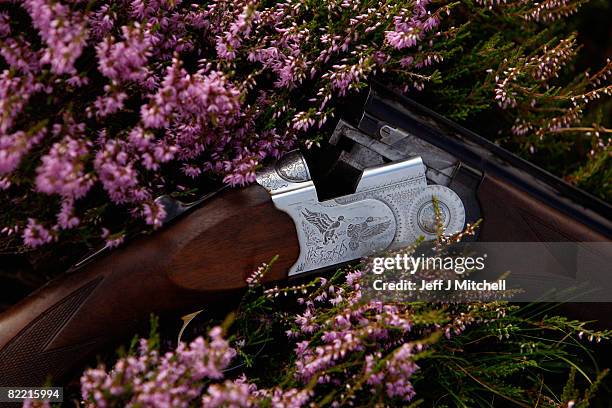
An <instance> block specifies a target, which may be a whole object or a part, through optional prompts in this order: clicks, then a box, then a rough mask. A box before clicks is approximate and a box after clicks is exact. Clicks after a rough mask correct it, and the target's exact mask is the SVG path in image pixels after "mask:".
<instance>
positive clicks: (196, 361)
mask: <svg viewBox="0 0 612 408" xmlns="http://www.w3.org/2000/svg"><path fill="white" fill-rule="evenodd" d="M370 267H371V265H368V264H367V263H366V264H363V265H360V266H357V267H354V268H350V269H345V270H341V271H338V272H337V273H335V274H334V275H333V276H331V277H328V278H324V277H318V278H316V279H314V280H311V281H306V282H305V283H303V284H299V285H296V286H291V287H272V288H269V287H268V288H266V287H263V286H261V284H260V283H259V282H260V279H261V277H262V276H263V275H265V272H266V271H267V268H268V266H266V265H264V266H262V267H261V268H260V269H259V270H258V271H256V272H255V273H254V275H253V276H252V277H251V278H250V279H249V290H248V292H247V294H246V295H245V297H244V299H243V300H242V303H241V305H240V307H239V308H238V310H237V311H236V314H235V315H234V317H233V318H232V319H229V320H227V319H226V321H225V322H223V323H221V325H220V326H215V327H213V328H212V329H211V330H210V331H209V332H208V334H206V335H204V336H197V337H195V339H194V340H192V341H191V342H190V343H189V344H185V343H179V345H178V347H176V348H171V349H170V350H169V351H167V352H165V353H163V352H161V351H159V348H160V345H159V344H160V343H159V338H158V337H157V336H156V335H153V336H152V337H151V338H150V339H149V340H140V341H139V342H137V343H135V344H137V347H134V348H133V350H132V352H131V353H128V355H126V356H123V357H121V358H120V359H119V360H118V361H117V362H115V363H114V365H113V366H112V368H109V369H107V368H105V367H104V366H100V367H98V368H95V369H89V370H87V371H85V373H84V374H83V376H82V378H81V393H82V395H81V397H82V399H83V401H84V403H85V405H86V406H96V407H99V406H106V407H113V406H124V405H129V406H174V407H180V406H184V407H187V406H204V407H263V406H271V407H301V406H399V405H410V404H412V405H414V406H416V405H418V404H424V405H425V406H430V405H436V404H437V405H438V406H487V407H488V406H500V405H502V404H507V405H509V406H543V407H578V406H589V403H590V399H591V398H593V395H594V392H595V390H596V389H597V387H598V386H599V385H600V384H601V381H602V380H603V378H604V376H605V374H606V373H607V371H605V370H604V371H601V372H597V371H596V370H593V367H592V366H591V363H588V361H589V360H588V352H587V351H586V350H587V347H588V346H587V344H588V342H597V343H598V342H601V341H609V339H610V336H611V335H612V332H610V331H593V330H589V329H588V328H587V326H586V325H585V324H584V323H580V322H577V321H572V320H569V319H566V318H562V317H558V316H554V315H551V314H550V313H549V312H548V313H546V314H545V313H544V312H546V310H542V309H540V310H538V308H537V307H535V306H532V307H535V309H533V310H531V311H528V309H529V308H524V309H521V308H519V307H517V306H511V305H509V304H507V303H504V302H489V303H482V302H470V303H462V304H457V303H437V304H436V303H425V302H412V303H406V302H397V301H388V300H377V299H370V300H366V299H365V298H364V296H363V293H362V291H363V287H362V286H361V284H362V282H363V278H364V276H365V275H366V274H367V273H369V272H368V268H370ZM210 323H211V324H219V322H215V321H214V320H213V321H210ZM197 334H198V331H197V330H195V331H193V332H192V335H197ZM577 373H578V374H577ZM559 378H561V379H562V380H561V381H560V380H559ZM565 380H567V381H565ZM564 383H566V384H565V386H563V384H564Z"/></svg>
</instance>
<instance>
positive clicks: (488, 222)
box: [477, 174, 610, 242]
mask: <svg viewBox="0 0 612 408" xmlns="http://www.w3.org/2000/svg"><path fill="white" fill-rule="evenodd" d="M477 196H478V200H479V201H480V206H481V209H482V217H483V220H484V222H483V224H482V227H481V229H480V235H479V238H478V239H479V241H489V242H574V241H576V242H598V241H609V240H610V238H609V237H606V236H604V235H602V234H600V233H598V232H596V231H594V230H593V229H590V228H588V227H586V226H585V225H584V224H582V223H580V222H578V221H576V220H575V219H574V218H572V217H570V216H568V215H567V214H565V213H563V212H561V211H559V210H557V209H556V208H554V207H551V206H549V205H546V204H545V203H544V202H542V201H539V200H537V199H535V198H534V197H532V196H531V195H529V194H527V193H526V192H524V191H522V190H520V189H518V188H517V187H515V186H513V185H511V184H509V183H507V182H505V181H502V180H501V179H499V178H496V177H492V176H490V175H487V174H485V175H484V177H483V180H482V181H481V183H480V186H479V187H478V191H477Z"/></svg>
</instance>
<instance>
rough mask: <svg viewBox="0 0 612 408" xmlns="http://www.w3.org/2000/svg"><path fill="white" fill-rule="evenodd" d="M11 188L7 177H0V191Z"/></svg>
mask: <svg viewBox="0 0 612 408" xmlns="http://www.w3.org/2000/svg"><path fill="white" fill-rule="evenodd" d="M10 186H11V180H9V179H8V178H7V177H0V190H8V188H9V187H10Z"/></svg>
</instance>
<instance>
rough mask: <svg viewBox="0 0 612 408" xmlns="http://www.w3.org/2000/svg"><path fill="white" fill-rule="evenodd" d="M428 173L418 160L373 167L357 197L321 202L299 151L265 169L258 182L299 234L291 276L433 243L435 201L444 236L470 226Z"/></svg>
mask: <svg viewBox="0 0 612 408" xmlns="http://www.w3.org/2000/svg"><path fill="white" fill-rule="evenodd" d="M425 173H426V167H425V165H424V164H423V161H422V160H421V157H419V156H417V157H412V158H409V159H405V160H400V161H397V162H393V163H388V164H381V165H377V166H372V167H368V168H366V169H364V170H363V172H362V174H361V177H360V179H359V182H358V183H357V187H356V189H355V192H354V193H353V194H348V195H345V196H341V197H337V198H334V199H330V200H324V201H319V199H318V196H317V192H316V189H315V185H314V183H313V181H312V180H311V177H310V172H309V170H308V165H307V164H306V161H305V160H304V157H303V156H302V155H301V153H300V152H299V151H293V152H290V153H288V154H287V155H285V156H284V157H282V158H281V159H280V160H278V161H277V162H276V163H275V164H273V165H271V166H268V167H266V168H264V169H263V170H262V171H261V172H260V173H259V174H257V182H258V183H259V184H260V185H262V186H263V187H265V188H266V189H267V190H268V191H269V192H270V195H271V196H272V201H273V202H274V205H275V206H276V207H277V208H278V209H279V210H281V211H284V212H286V213H287V214H289V215H290V216H291V218H292V219H293V221H294V222H295V225H296V229H297V233H298V239H299V243H300V256H299V258H298V260H297V261H296V263H295V264H294V265H293V266H292V267H291V269H290V270H289V275H290V276H291V275H296V274H300V273H303V272H307V271H311V270H316V269H320V268H324V267H328V266H332V265H336V264H341V263H343V262H348V261H351V260H354V259H359V258H362V257H364V256H369V255H372V254H374V253H376V252H379V251H383V250H386V249H393V248H399V247H402V246H406V245H409V244H411V243H412V242H414V241H415V240H416V239H417V238H418V237H419V236H423V235H424V236H425V237H426V238H431V231H430V230H431V225H432V222H433V218H432V217H433V204H432V197H433V196H435V197H436V198H437V199H438V200H439V201H440V209H441V211H442V219H443V223H444V226H445V228H446V230H445V233H447V234H452V233H455V232H459V231H460V230H461V229H462V228H463V224H464V222H465V212H464V209H463V204H462V202H461V199H460V198H459V197H458V196H457V194H455V192H453V191H452V190H451V189H449V188H447V187H444V186H440V185H433V186H428V185H427V180H426V177H425Z"/></svg>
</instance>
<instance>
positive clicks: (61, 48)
mask: <svg viewBox="0 0 612 408" xmlns="http://www.w3.org/2000/svg"><path fill="white" fill-rule="evenodd" d="M23 4H24V7H25V9H26V10H27V11H28V13H29V14H30V17H32V23H33V25H34V27H35V28H36V29H38V32H39V34H40V36H41V38H42V39H43V41H44V42H45V44H46V45H47V48H46V49H45V51H44V53H43V55H42V58H41V63H43V64H51V70H52V71H53V72H54V73H56V74H59V75H61V74H74V73H76V70H75V68H74V62H75V61H76V59H77V58H79V56H80V55H81V52H82V51H83V47H84V46H85V43H86V41H87V28H86V22H85V19H84V18H83V15H82V14H81V13H79V12H75V11H72V10H71V9H70V6H68V5H64V4H62V3H60V2H58V1H50V0H24V1H23Z"/></svg>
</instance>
